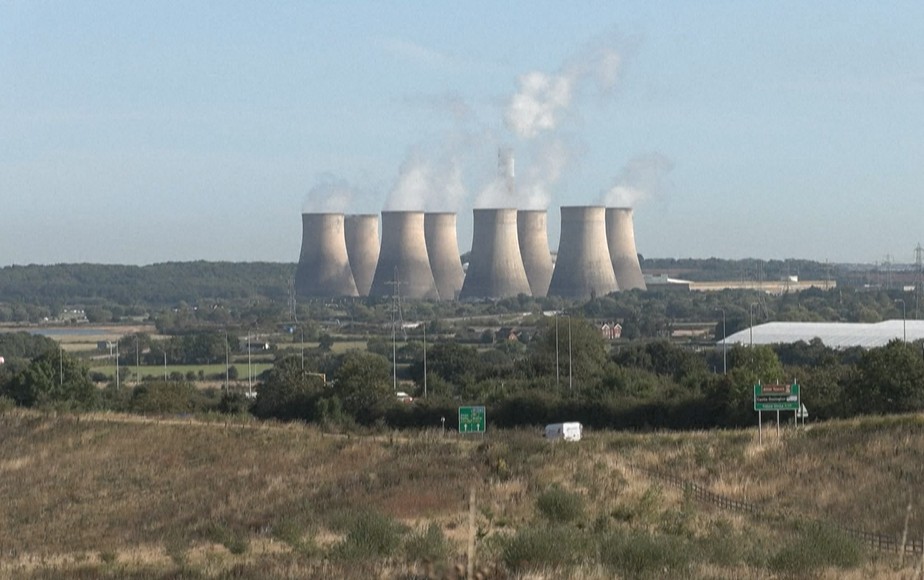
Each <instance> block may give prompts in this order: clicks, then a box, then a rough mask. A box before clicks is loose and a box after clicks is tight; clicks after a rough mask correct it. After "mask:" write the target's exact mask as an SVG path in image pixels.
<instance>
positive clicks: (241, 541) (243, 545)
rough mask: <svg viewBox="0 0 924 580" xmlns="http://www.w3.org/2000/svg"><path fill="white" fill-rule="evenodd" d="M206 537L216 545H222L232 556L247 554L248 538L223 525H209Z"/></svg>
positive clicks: (216, 523) (215, 523) (218, 523)
mask: <svg viewBox="0 0 924 580" xmlns="http://www.w3.org/2000/svg"><path fill="white" fill-rule="evenodd" d="M205 536H206V537H207V538H208V539H209V540H211V541H213V542H215V543H216V544H221V545H222V546H224V547H225V548H227V549H228V551H229V552H231V553H232V554H235V555H241V554H244V553H246V552H247V548H248V542H247V538H246V537H245V536H244V535H243V534H241V533H237V532H235V531H234V530H232V529H230V528H228V527H227V526H226V525H224V524H223V523H220V522H212V523H211V524H209V526H208V527H207V528H206V530H205Z"/></svg>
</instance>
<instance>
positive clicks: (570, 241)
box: [549, 206, 619, 300]
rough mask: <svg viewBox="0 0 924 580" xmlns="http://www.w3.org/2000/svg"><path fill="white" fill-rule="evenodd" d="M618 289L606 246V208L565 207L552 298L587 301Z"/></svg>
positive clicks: (550, 291)
mask: <svg viewBox="0 0 924 580" xmlns="http://www.w3.org/2000/svg"><path fill="white" fill-rule="evenodd" d="M618 289H619V286H618V285H617V283H616V275H615V274H614V272H613V263H612V262H611V261H610V252H609V247H608V246H607V243H606V208H604V207H603V206H562V208H561V239H560V240H559V243H558V256H557V259H556V260H555V270H554V272H553V273H552V281H551V282H550V284H549V296H561V297H562V298H572V299H579V300H587V299H589V298H591V297H594V296H604V295H606V294H609V293H610V292H615V291H616V290H618Z"/></svg>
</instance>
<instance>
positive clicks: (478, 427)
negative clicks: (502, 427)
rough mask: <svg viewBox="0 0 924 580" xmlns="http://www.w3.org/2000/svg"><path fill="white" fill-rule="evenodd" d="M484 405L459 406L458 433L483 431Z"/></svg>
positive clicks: (484, 422)
mask: <svg viewBox="0 0 924 580" xmlns="http://www.w3.org/2000/svg"><path fill="white" fill-rule="evenodd" d="M486 423H487V421H486V420H485V413H484V407H459V433H484V428H485V424H486Z"/></svg>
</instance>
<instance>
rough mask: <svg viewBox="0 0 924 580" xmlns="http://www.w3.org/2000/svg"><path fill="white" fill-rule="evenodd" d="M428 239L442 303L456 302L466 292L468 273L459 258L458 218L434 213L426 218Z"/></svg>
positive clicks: (431, 262)
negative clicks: (465, 284) (464, 290)
mask: <svg viewBox="0 0 924 580" xmlns="http://www.w3.org/2000/svg"><path fill="white" fill-rule="evenodd" d="M424 236H425V237H426V239H427V256H429V258H430V269H431V270H432V271H433V280H434V281H435V282H436V288H437V290H439V293H440V300H455V299H456V298H458V297H459V291H460V290H462V280H463V279H464V278H465V272H464V271H463V270H462V260H461V258H460V254H459V240H458V236H457V235H456V214H454V213H450V212H432V213H425V214H424Z"/></svg>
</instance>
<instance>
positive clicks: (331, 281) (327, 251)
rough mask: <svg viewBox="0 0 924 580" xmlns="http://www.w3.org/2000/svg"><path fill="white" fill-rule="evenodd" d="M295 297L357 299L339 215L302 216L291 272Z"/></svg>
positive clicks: (316, 214)
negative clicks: (299, 248) (297, 252)
mask: <svg viewBox="0 0 924 580" xmlns="http://www.w3.org/2000/svg"><path fill="white" fill-rule="evenodd" d="M295 292H296V294H297V295H298V296H306V297H320V298H333V297H337V296H357V291H356V283H355V282H354V281H353V272H352V271H351V270H350V260H349V259H348V258H347V251H346V241H345V239H344V234H343V214H342V213H303V214H302V251H301V255H300V256H299V258H298V267H297V268H296V270H295Z"/></svg>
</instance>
